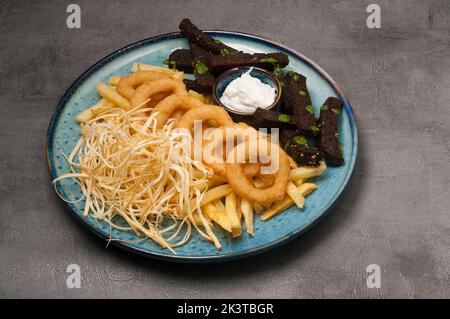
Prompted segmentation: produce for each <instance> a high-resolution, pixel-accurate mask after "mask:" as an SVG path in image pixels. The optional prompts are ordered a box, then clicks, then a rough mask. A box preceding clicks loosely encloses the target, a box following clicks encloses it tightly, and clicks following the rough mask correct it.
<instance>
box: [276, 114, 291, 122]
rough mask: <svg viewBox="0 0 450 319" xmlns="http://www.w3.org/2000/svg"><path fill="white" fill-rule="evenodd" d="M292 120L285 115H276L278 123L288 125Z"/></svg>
mask: <svg viewBox="0 0 450 319" xmlns="http://www.w3.org/2000/svg"><path fill="white" fill-rule="evenodd" d="M291 120H292V116H290V115H287V114H279V115H278V121H280V122H284V123H290V122H291Z"/></svg>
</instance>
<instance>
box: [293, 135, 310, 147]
mask: <svg viewBox="0 0 450 319" xmlns="http://www.w3.org/2000/svg"><path fill="white" fill-rule="evenodd" d="M294 142H295V143H297V144H298V145H308V139H307V138H306V137H304V136H302V135H297V136H294Z"/></svg>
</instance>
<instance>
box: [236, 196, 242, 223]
mask: <svg viewBox="0 0 450 319" xmlns="http://www.w3.org/2000/svg"><path fill="white" fill-rule="evenodd" d="M236 213H237V215H238V218H239V222H240V223H242V210H241V197H240V196H237V195H236Z"/></svg>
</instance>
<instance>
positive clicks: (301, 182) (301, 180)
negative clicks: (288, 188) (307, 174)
mask: <svg viewBox="0 0 450 319" xmlns="http://www.w3.org/2000/svg"><path fill="white" fill-rule="evenodd" d="M303 182H304V180H303V179H301V178H299V179H296V180H295V181H294V184H295V186H297V187H298V186H300V185H302V184H303Z"/></svg>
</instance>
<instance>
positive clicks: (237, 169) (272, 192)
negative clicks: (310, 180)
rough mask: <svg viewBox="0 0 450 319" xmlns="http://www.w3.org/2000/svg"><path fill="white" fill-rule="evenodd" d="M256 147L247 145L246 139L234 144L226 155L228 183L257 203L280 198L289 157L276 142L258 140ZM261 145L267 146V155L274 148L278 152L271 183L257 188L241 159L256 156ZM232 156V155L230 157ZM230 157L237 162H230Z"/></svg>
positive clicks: (287, 178)
mask: <svg viewBox="0 0 450 319" xmlns="http://www.w3.org/2000/svg"><path fill="white" fill-rule="evenodd" d="M257 144H258V146H257V147H252V145H249V142H248V141H244V142H243V143H241V144H238V145H236V146H235V147H234V148H233V150H232V151H231V152H230V153H229V154H228V156H227V163H226V175H227V178H228V183H229V185H230V186H231V188H232V189H233V191H234V192H235V193H237V194H238V195H240V196H242V197H244V198H247V199H248V200H250V201H255V202H258V203H270V202H274V201H276V200H281V199H282V198H283V197H284V196H285V194H286V188H287V183H288V181H289V171H290V167H289V159H288V157H287V155H286V153H285V152H284V151H283V150H282V149H281V148H280V147H279V146H278V145H276V144H271V143H270V142H269V141H267V140H260V141H259V143H257ZM262 146H267V150H268V152H267V153H268V155H269V156H270V157H271V158H272V160H273V156H271V155H272V154H274V153H273V151H274V150H276V151H277V152H278V155H279V156H278V158H275V160H276V161H277V162H278V170H277V172H276V173H275V177H274V181H273V184H272V185H271V186H270V187H267V188H264V189H258V188H256V187H255V185H254V184H253V182H252V181H251V180H249V179H248V178H247V177H246V176H245V174H244V172H243V170H242V164H241V163H240V161H241V160H249V159H250V158H251V157H256V156H258V153H259V151H260V149H261V147H262ZM231 156H233V157H231ZM230 158H232V159H235V158H237V162H236V161H233V162H231V160H230Z"/></svg>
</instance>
